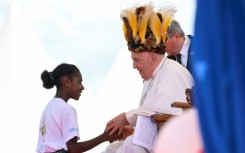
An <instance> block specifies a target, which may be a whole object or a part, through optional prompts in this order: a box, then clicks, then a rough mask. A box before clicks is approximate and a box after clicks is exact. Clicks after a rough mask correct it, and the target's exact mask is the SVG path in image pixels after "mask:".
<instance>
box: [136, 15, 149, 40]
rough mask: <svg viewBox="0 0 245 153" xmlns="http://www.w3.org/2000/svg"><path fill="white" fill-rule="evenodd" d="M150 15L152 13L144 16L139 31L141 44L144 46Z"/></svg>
mask: <svg viewBox="0 0 245 153" xmlns="http://www.w3.org/2000/svg"><path fill="white" fill-rule="evenodd" d="M150 13H151V12H150V11H147V12H145V14H144V15H143V16H142V20H141V22H140V25H139V31H138V32H139V37H140V40H141V43H143V44H144V43H145V33H146V29H147V24H148V20H149V16H150Z"/></svg>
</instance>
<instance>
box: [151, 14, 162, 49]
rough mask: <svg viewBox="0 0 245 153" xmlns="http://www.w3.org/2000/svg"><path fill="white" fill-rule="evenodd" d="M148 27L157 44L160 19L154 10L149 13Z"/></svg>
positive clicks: (159, 34)
mask: <svg viewBox="0 0 245 153" xmlns="http://www.w3.org/2000/svg"><path fill="white" fill-rule="evenodd" d="M149 27H150V28H151V31H152V32H153V35H154V36H155V38H156V40H157V44H159V43H160V42H161V33H160V30H161V21H160V19H159V17H158V16H157V14H156V13H155V12H153V13H151V16H150V21H149Z"/></svg>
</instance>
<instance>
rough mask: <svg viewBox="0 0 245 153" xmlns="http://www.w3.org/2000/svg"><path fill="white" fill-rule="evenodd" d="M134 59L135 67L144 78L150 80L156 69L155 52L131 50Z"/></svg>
mask: <svg viewBox="0 0 245 153" xmlns="http://www.w3.org/2000/svg"><path fill="white" fill-rule="evenodd" d="M131 58H132V60H133V68H134V69H137V70H138V71H139V73H140V75H141V77H142V78H143V79H144V80H149V79H150V78H151V76H152V73H153V71H154V68H153V62H154V61H153V53H150V52H140V53H134V52H131Z"/></svg>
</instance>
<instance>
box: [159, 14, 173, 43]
mask: <svg viewBox="0 0 245 153" xmlns="http://www.w3.org/2000/svg"><path fill="white" fill-rule="evenodd" d="M171 20H172V16H166V17H165V19H164V21H163V24H162V34H161V36H162V41H163V43H165V41H166V35H167V29H168V25H169V23H170V22H171Z"/></svg>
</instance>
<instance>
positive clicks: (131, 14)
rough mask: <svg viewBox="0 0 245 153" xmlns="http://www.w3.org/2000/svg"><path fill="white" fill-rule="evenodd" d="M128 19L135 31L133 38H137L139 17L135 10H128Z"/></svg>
mask: <svg viewBox="0 0 245 153" xmlns="http://www.w3.org/2000/svg"><path fill="white" fill-rule="evenodd" d="M127 19H128V21H129V24H130V26H131V28H132V31H133V38H135V36H136V34H137V30H138V27H137V26H138V25H137V18H136V15H135V13H134V12H131V11H127Z"/></svg>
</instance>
